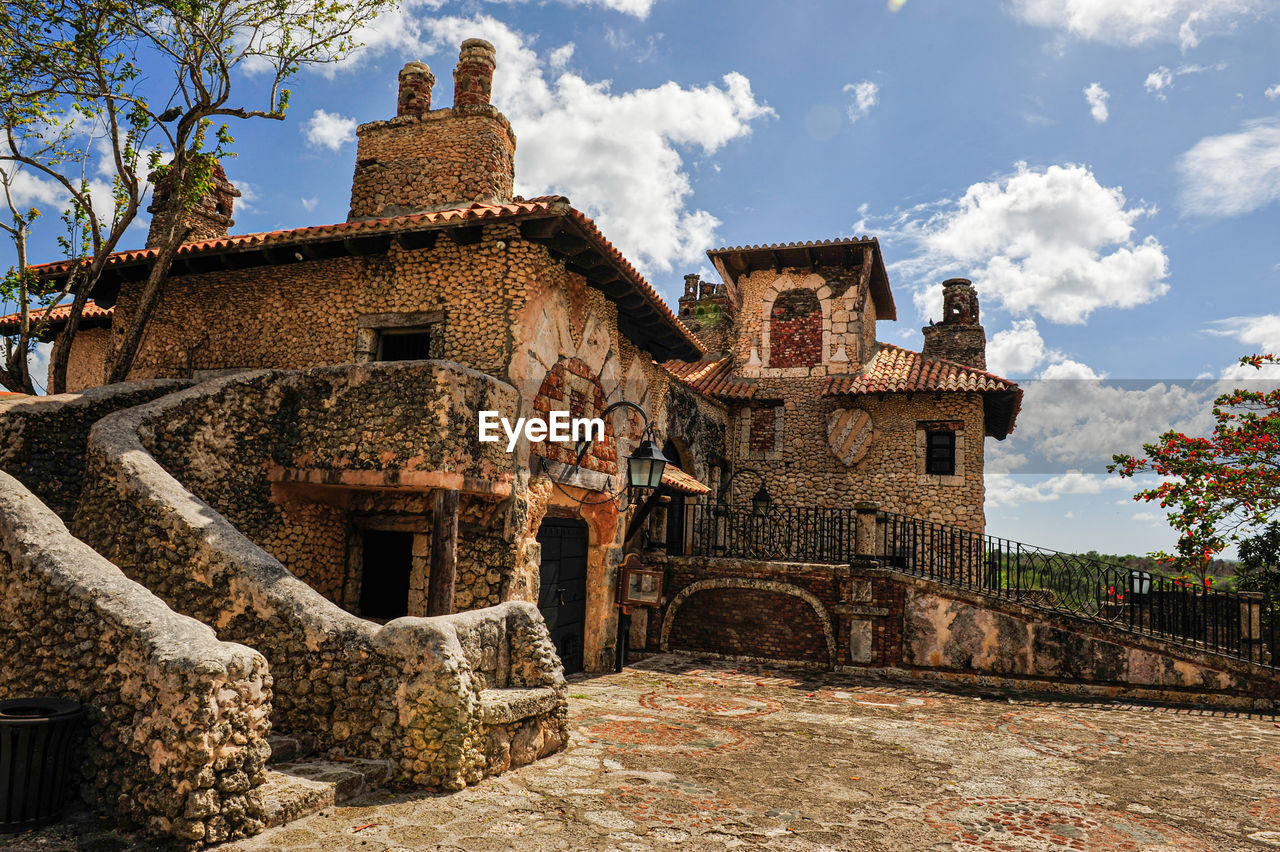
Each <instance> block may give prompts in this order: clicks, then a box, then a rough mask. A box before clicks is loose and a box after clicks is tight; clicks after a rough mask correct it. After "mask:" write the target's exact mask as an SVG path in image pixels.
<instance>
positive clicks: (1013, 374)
mask: <svg viewBox="0 0 1280 852" xmlns="http://www.w3.org/2000/svg"><path fill="white" fill-rule="evenodd" d="M1063 357H1064V356H1062V354H1061V353H1058V352H1052V351H1050V350H1049V348H1048V347H1047V346H1045V343H1044V338H1042V337H1041V336H1040V331H1039V329H1037V328H1036V321H1035V320H1033V319H1021V320H1014V322H1013V325H1012V326H1011V327H1010V328H1006V329H1004V330H1003V331H998V332H996V333H995V334H994V335H992V336H991V339H990V340H989V341H987V369H988V370H990V371H991V372H993V373H995V374H996V375H998V376H1006V377H1008V378H1017V377H1018V376H1025V375H1028V374H1029V373H1030V372H1031V371H1032V370H1034V369H1035V368H1036V367H1039V366H1040V365H1041V364H1043V363H1044V362H1045V361H1046V360H1047V359H1049V358H1054V359H1059V360H1060V359H1062V358H1063Z"/></svg>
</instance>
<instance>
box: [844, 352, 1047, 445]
mask: <svg viewBox="0 0 1280 852" xmlns="http://www.w3.org/2000/svg"><path fill="white" fill-rule="evenodd" d="M877 347H878V348H877V351H876V354H875V355H874V356H872V358H871V360H870V361H869V362H867V364H866V365H865V366H864V367H863V369H862V372H861V373H859V374H857V375H847V376H831V377H830V378H828V379H827V384H826V387H825V388H824V390H823V396H848V395H852V394H864V393H903V392H908V391H923V392H959V393H981V394H984V395H986V398H987V401H988V404H987V406H986V411H987V433H988V434H990V435H993V436H995V437H997V438H1004V437H1005V436H1006V435H1008V434H1009V432H1011V431H1013V426H1014V422H1015V421H1016V420H1017V417H1018V410H1019V408H1021V406H1022V388H1020V387H1018V385H1017V384H1016V383H1015V382H1012V381H1010V380H1008V379H1004V378H1001V377H1000V376H997V375H995V374H994V373H988V372H986V371H985V370H978V369H975V368H974V367H966V366H965V365H963V364H957V363H954V362H952V361H943V360H941V359H938V360H932V359H926V358H925V357H924V356H923V355H921V354H920V353H919V352H912V351H911V350H909V349H903V348H901V347H899V346H893V345H891V344H888V343H879V344H877Z"/></svg>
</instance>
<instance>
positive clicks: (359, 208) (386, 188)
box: [347, 38, 516, 221]
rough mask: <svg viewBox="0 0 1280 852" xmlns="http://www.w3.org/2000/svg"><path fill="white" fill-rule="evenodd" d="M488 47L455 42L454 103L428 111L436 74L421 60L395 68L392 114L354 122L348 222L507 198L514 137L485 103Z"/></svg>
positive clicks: (491, 62)
mask: <svg viewBox="0 0 1280 852" xmlns="http://www.w3.org/2000/svg"><path fill="white" fill-rule="evenodd" d="M495 66H496V60H495V53H494V49H493V45H491V44H490V43H489V42H487V41H484V40H482V39H478V38H472V39H467V40H466V41H464V42H463V43H462V50H461V51H460V53H459V56H458V65H457V67H456V68H455V69H454V71H453V106H452V107H451V108H447V109H436V110H433V109H432V108H431V89H432V87H433V86H434V85H435V80H436V78H435V75H433V74H432V73H431V69H430V68H428V67H427V66H426V64H425V63H422V62H410V63H409V64H408V65H405V66H404V68H403V69H401V71H400V94H399V98H398V99H397V107H396V117H395V118H393V119H391V120H389V121H374V122H370V123H369V124H363V125H361V126H360V127H359V128H358V129H357V130H356V134H357V136H358V137H359V140H360V141H359V144H358V147H357V150H356V172H355V178H354V179H353V181H352V184H351V212H350V214H349V215H348V216H347V219H348V221H353V220H358V219H376V218H381V217H385V216H402V215H404V214H407V213H421V212H425V211H431V210H446V209H449V208H451V207H465V206H467V205H469V204H473V203H475V202H481V203H484V204H505V203H508V202H510V201H511V192H512V185H513V184H514V182H515V153H516V136H515V133H513V132H512V130H511V124H510V123H509V122H508V121H507V119H506V117H505V116H504V115H503V114H502V113H500V112H498V110H497V109H496V108H494V106H493V105H492V104H490V103H489V97H490V93H491V91H492V87H493V71H494V68H495Z"/></svg>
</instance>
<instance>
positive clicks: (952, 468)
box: [925, 429, 956, 476]
mask: <svg viewBox="0 0 1280 852" xmlns="http://www.w3.org/2000/svg"><path fill="white" fill-rule="evenodd" d="M955 472H956V433H955V432H953V431H951V430H950V429H947V430H939V431H930V432H926V433H925V473H927V474H931V475H933V476H952V475H954V474H955Z"/></svg>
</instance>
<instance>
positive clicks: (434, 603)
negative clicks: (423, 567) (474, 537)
mask: <svg viewBox="0 0 1280 852" xmlns="http://www.w3.org/2000/svg"><path fill="white" fill-rule="evenodd" d="M457 575H458V492H457V491H454V490H452V489H447V488H442V489H440V490H439V491H437V492H436V495H435V511H434V512H433V515H432V519H431V574H430V576H429V578H428V580H427V615H428V616H432V615H451V614H452V613H453V587H454V584H455V582H456V579H457Z"/></svg>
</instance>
